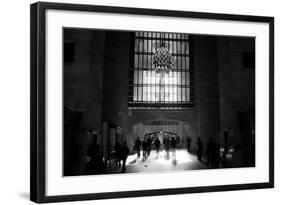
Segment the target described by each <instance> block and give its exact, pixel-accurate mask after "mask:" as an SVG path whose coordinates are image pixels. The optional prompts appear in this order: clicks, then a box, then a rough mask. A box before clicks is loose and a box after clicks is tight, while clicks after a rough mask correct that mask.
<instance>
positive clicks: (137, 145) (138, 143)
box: [135, 137, 141, 158]
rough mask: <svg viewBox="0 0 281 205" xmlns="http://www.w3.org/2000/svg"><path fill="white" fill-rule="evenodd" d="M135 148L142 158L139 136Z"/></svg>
mask: <svg viewBox="0 0 281 205" xmlns="http://www.w3.org/2000/svg"><path fill="white" fill-rule="evenodd" d="M135 149H136V152H137V155H138V158H140V149H141V141H140V138H139V137H137V139H136V141H135Z"/></svg>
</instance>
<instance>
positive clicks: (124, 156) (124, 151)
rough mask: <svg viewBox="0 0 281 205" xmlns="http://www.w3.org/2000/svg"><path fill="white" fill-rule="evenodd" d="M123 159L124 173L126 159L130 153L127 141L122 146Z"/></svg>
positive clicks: (123, 170) (121, 154)
mask: <svg viewBox="0 0 281 205" xmlns="http://www.w3.org/2000/svg"><path fill="white" fill-rule="evenodd" d="M120 150H121V152H120V156H121V160H122V173H124V172H126V160H127V157H128V154H129V147H128V146H127V142H126V141H125V142H124V143H123V145H122V146H121V149H120Z"/></svg>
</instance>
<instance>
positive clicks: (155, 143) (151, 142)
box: [134, 136, 179, 160]
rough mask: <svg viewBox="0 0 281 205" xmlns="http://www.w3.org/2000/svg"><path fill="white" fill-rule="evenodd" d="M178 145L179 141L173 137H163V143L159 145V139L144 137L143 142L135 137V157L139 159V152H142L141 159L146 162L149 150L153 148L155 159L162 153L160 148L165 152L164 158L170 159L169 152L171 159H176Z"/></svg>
mask: <svg viewBox="0 0 281 205" xmlns="http://www.w3.org/2000/svg"><path fill="white" fill-rule="evenodd" d="M178 143H179V140H178V139H177V138H176V137H174V136H169V137H164V138H163V142H162V143H161V141H160V139H159V137H151V136H145V137H144V139H143V141H141V140H140V138H139V137H137V139H136V141H135V144H134V149H135V151H136V153H137V157H138V158H140V157H141V150H142V157H143V160H146V159H147V158H148V157H149V156H150V152H151V149H152V148H154V149H155V151H156V157H157V158H158V157H159V152H160V151H162V147H163V148H164V150H165V152H166V157H167V158H169V157H170V152H171V153H172V157H173V158H175V157H176V147H177V145H178Z"/></svg>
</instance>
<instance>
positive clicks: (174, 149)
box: [171, 137, 177, 158]
mask: <svg viewBox="0 0 281 205" xmlns="http://www.w3.org/2000/svg"><path fill="white" fill-rule="evenodd" d="M176 146H177V140H176V138H175V137H172V138H171V151H172V156H173V157H174V158H176Z"/></svg>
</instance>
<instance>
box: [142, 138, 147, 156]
mask: <svg viewBox="0 0 281 205" xmlns="http://www.w3.org/2000/svg"><path fill="white" fill-rule="evenodd" d="M142 157H143V160H145V159H146V157H147V142H146V138H144V139H143V141H142Z"/></svg>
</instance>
